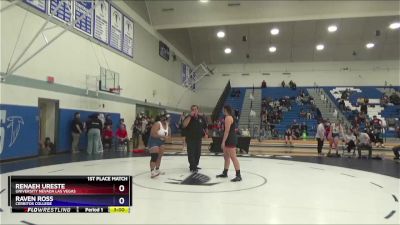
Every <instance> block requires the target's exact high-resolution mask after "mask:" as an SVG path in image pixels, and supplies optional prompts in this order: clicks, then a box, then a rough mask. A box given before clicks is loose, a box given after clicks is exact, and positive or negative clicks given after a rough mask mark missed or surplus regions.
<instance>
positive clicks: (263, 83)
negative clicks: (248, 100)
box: [261, 80, 267, 88]
mask: <svg viewBox="0 0 400 225" xmlns="http://www.w3.org/2000/svg"><path fill="white" fill-rule="evenodd" d="M266 87H267V82H266V81H265V80H263V81H262V83H261V88H266Z"/></svg>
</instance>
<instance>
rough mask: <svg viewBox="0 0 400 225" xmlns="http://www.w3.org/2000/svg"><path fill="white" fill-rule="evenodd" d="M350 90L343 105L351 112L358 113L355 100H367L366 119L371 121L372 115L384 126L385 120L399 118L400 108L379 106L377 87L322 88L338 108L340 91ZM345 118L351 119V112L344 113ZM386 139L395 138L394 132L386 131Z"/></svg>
mask: <svg viewBox="0 0 400 225" xmlns="http://www.w3.org/2000/svg"><path fill="white" fill-rule="evenodd" d="M347 88H348V89H350V90H351V95H350V97H349V101H345V105H346V106H348V107H350V109H351V110H353V111H358V112H359V111H360V106H359V104H358V103H357V99H359V98H368V99H369V103H368V117H369V118H370V119H371V118H372V117H373V116H374V115H377V117H378V118H379V119H381V120H382V121H383V122H384V123H385V124H386V119H387V118H399V112H400V106H393V105H388V106H385V107H383V106H381V105H380V98H381V97H382V95H383V93H382V92H381V91H379V90H378V89H377V88H378V87H324V89H325V91H326V93H328V96H329V97H330V98H331V99H332V100H334V102H335V104H336V105H337V106H338V101H337V99H338V98H340V97H341V94H340V91H342V90H345V89H347ZM344 114H345V115H346V117H347V118H348V119H349V120H352V119H353V116H354V113H353V112H344ZM364 127H365V124H361V126H360V128H361V129H363V128H364ZM386 137H389V138H391V137H395V132H394V131H392V130H388V131H387V132H386Z"/></svg>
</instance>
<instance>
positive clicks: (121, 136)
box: [115, 124, 129, 149]
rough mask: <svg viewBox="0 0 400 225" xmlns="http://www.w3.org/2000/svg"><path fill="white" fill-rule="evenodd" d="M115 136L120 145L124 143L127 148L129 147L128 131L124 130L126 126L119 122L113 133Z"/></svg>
mask: <svg viewBox="0 0 400 225" xmlns="http://www.w3.org/2000/svg"><path fill="white" fill-rule="evenodd" d="M115 136H116V137H117V141H118V143H119V144H120V145H122V144H125V145H126V146H127V148H128V149H129V138H128V132H127V131H126V126H125V124H121V125H120V126H119V128H118V130H117V132H116V134H115Z"/></svg>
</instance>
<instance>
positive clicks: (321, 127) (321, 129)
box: [315, 119, 325, 156]
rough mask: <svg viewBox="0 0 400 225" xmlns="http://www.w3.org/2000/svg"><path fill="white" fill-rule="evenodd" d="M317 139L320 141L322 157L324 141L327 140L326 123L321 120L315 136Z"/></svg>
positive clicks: (319, 146)
mask: <svg viewBox="0 0 400 225" xmlns="http://www.w3.org/2000/svg"><path fill="white" fill-rule="evenodd" d="M315 138H316V139H317V141H318V147H317V150H318V155H319V156H320V155H322V147H323V146H324V139H325V125H324V121H323V120H322V119H321V120H320V121H319V124H318V126H317V133H316V134H315Z"/></svg>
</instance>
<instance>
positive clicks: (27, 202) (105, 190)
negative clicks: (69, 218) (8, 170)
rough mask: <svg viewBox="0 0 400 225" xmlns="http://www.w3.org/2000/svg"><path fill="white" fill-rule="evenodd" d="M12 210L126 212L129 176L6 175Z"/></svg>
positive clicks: (16, 211) (128, 195)
mask: <svg viewBox="0 0 400 225" xmlns="http://www.w3.org/2000/svg"><path fill="white" fill-rule="evenodd" d="M8 185H9V188H8V205H9V206H10V207H11V212H14V213H129V212H130V208H129V207H130V206H132V176H9V177H8Z"/></svg>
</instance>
